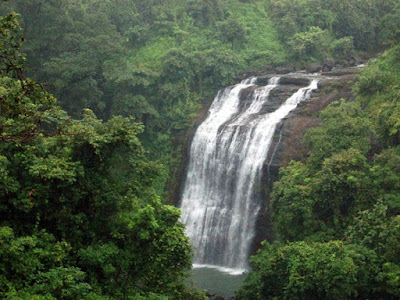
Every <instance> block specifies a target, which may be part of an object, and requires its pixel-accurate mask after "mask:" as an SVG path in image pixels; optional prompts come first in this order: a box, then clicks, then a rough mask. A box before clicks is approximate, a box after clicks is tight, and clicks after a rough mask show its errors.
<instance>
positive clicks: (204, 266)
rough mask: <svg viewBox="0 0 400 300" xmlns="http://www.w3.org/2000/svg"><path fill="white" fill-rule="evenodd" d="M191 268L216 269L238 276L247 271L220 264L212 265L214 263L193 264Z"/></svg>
mask: <svg viewBox="0 0 400 300" xmlns="http://www.w3.org/2000/svg"><path fill="white" fill-rule="evenodd" d="M193 269H214V270H218V271H220V272H222V273H227V274H229V275H233V276H238V275H243V274H245V273H247V272H248V270H246V269H232V268H226V267H221V266H214V265H201V264H193Z"/></svg>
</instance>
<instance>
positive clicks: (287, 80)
mask: <svg viewBox="0 0 400 300" xmlns="http://www.w3.org/2000/svg"><path fill="white" fill-rule="evenodd" d="M279 84H282V85H298V86H308V85H309V84H310V79H309V78H305V77H290V76H288V77H282V78H281V79H280V80H279Z"/></svg>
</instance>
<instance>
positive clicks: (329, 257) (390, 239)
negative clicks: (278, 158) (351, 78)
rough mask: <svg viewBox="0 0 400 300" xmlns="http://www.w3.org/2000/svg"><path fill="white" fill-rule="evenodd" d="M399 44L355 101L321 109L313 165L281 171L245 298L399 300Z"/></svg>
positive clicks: (372, 69)
mask: <svg viewBox="0 0 400 300" xmlns="http://www.w3.org/2000/svg"><path fill="white" fill-rule="evenodd" d="M399 57H400V47H399V46H395V47H394V48H392V49H390V50H389V51H387V52H386V53H384V54H383V55H381V56H380V57H379V59H378V60H377V61H375V62H370V64H369V65H368V67H366V68H365V70H363V72H362V73H361V74H360V75H359V76H358V79H357V82H356V83H355V86H354V91H355V93H356V95H357V97H358V99H357V101H356V102H348V101H346V100H342V101H340V102H336V103H333V104H331V105H330V106H329V107H328V108H327V109H325V110H324V111H322V112H321V116H320V118H321V125H320V126H319V127H317V128H314V129H311V130H309V131H308V132H307V134H306V136H305V143H306V144H307V145H308V146H309V149H310V150H309V158H308V160H307V161H306V162H292V163H291V164H290V165H289V166H288V167H286V168H283V169H282V170H281V173H280V180H279V181H278V182H276V183H275V185H274V188H273V195H272V202H271V206H270V209H271V212H272V219H273V222H274V225H275V229H276V231H277V235H278V241H277V242H275V243H273V244H271V245H270V244H268V243H264V245H263V248H262V249H261V250H259V252H258V254H257V255H256V256H254V257H253V258H252V260H251V264H252V266H253V271H252V272H251V273H250V274H249V276H248V278H247V280H246V282H245V284H244V286H243V287H242V289H241V290H240V292H239V293H238V298H239V299H272V298H275V297H277V298H279V299H281V298H283V299H304V298H311V299H335V298H336V299H355V298H360V299H383V298H384V299H397V298H398V297H399V296H400V294H399V291H400V277H399V275H400V260H399V247H400V223H399V222H400V196H399V195H400V184H399V183H400V168H399V167H400V127H399V124H400V123H399V122H400V114H399V111H400V110H399V105H400V93H399V87H400V85H399V83H400V60H399Z"/></svg>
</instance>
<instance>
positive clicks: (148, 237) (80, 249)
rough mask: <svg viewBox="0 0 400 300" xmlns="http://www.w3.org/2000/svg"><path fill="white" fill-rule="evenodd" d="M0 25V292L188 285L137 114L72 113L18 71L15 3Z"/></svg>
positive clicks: (58, 294) (183, 243)
mask: <svg viewBox="0 0 400 300" xmlns="http://www.w3.org/2000/svg"><path fill="white" fill-rule="evenodd" d="M0 26H1V27H0V38H1V39H0V57H1V60H0V95H1V102H0V111H1V114H0V139H1V143H0V174H1V175H0V178H1V183H0V220H1V221H0V228H1V230H0V244H1V247H0V248H1V249H0V257H1V259H0V261H1V263H0V268H1V270H2V273H1V275H0V297H2V298H12V299H15V298H18V297H19V298H25V299H26V298H32V297H42V298H46V299H100V298H101V296H107V298H110V297H111V298H115V299H128V298H129V297H135V296H136V295H143V296H145V295H147V294H149V295H151V293H153V294H154V293H156V294H158V296H157V298H162V295H163V296H165V297H167V296H170V297H171V298H173V299H184V298H186V297H192V296H193V295H194V296H196V293H195V292H194V293H192V292H190V291H187V288H186V287H185V286H184V283H183V280H184V278H185V276H186V272H187V270H188V269H190V267H191V249H190V246H189V243H188V239H187V237H186V236H185V235H184V228H183V225H182V224H180V222H179V215H180V212H179V210H178V209H177V208H175V207H172V206H168V205H164V204H163V203H162V202H161V200H160V198H159V197H158V196H157V195H156V193H155V191H154V190H153V182H154V181H155V180H157V176H158V169H159V166H158V164H156V163H154V162H151V161H149V160H148V159H147V158H146V157H145V151H144V148H143V146H142V145H141V142H140V141H139V138H138V135H139V134H140V133H142V131H143V126H142V125H141V124H139V123H136V122H134V121H133V120H132V118H123V117H120V116H116V117H112V118H110V119H109V120H108V121H107V122H103V121H101V120H99V119H97V118H96V116H95V115H94V114H93V112H92V111H91V110H89V109H84V111H83V114H82V118H81V119H72V118H71V117H69V116H68V114H67V113H66V112H65V111H63V110H62V109H61V108H60V107H58V106H56V105H55V98H54V97H53V96H51V95H50V94H49V93H47V92H46V91H45V90H44V89H43V87H42V86H41V85H39V84H37V83H35V82H34V81H32V80H30V79H26V78H25V77H24V75H23V74H22V67H23V65H22V64H23V62H24V60H25V59H24V56H23V54H21V52H20V48H21V41H22V35H21V30H20V28H19V24H18V21H17V18H16V16H15V14H13V15H7V16H5V17H3V18H1V19H0ZM191 295H192V296H191ZM154 297H156V296H154ZM196 297H199V298H202V297H203V296H202V295H201V294H197V296H196Z"/></svg>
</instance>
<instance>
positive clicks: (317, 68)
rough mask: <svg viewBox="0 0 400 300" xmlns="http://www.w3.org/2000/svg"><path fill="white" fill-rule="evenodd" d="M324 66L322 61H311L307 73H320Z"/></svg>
mask: <svg viewBox="0 0 400 300" xmlns="http://www.w3.org/2000/svg"><path fill="white" fill-rule="evenodd" d="M321 69H322V66H321V64H320V63H311V64H309V65H308V66H307V67H306V71H307V73H318V72H321Z"/></svg>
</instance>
